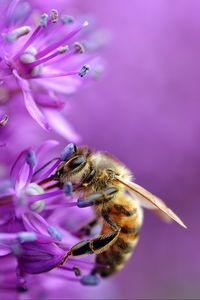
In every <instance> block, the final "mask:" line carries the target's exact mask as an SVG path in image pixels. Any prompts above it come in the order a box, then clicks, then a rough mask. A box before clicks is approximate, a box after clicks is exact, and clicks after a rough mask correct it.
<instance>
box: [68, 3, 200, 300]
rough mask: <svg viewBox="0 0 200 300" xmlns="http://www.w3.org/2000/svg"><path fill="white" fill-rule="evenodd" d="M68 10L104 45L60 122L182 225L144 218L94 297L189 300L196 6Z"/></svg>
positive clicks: (198, 259)
mask: <svg viewBox="0 0 200 300" xmlns="http://www.w3.org/2000/svg"><path fill="white" fill-rule="evenodd" d="M76 3H78V5H77V7H78V8H79V9H80V10H81V11H82V12H85V13H86V14H88V13H91V14H92V15H95V16H96V17H97V19H98V21H99V24H100V25H101V26H102V27H104V28H108V29H109V30H110V32H111V34H112V39H111V43H110V44H109V45H108V46H107V47H106V48H105V50H104V53H103V55H104V57H105V60H106V61H107V70H106V72H105V75H104V77H103V78H102V79H101V80H100V82H97V84H95V85H94V86H93V87H90V89H85V90H82V91H81V92H80V91H79V93H78V94H77V95H76V101H75V102H74V105H73V109H72V113H71V115H70V116H69V118H70V120H71V121H72V122H73V124H74V127H75V128H76V129H77V131H78V132H79V133H80V134H81V135H82V137H83V141H84V143H85V144H88V145H89V146H91V147H94V148H96V149H102V150H107V151H110V152H111V153H113V154H114V155H116V156H117V157H119V158H120V159H121V160H122V161H123V162H124V163H126V165H127V166H129V167H130V169H131V170H133V172H134V174H135V177H136V181H137V183H139V184H141V185H143V186H145V187H146V188H148V189H149V190H150V191H152V192H154V193H156V194H157V195H159V196H160V197H162V198H163V199H165V201H166V202H167V203H168V205H169V206H170V207H171V208H172V209H174V210H175V211H176V212H177V213H178V214H179V215H180V216H181V217H182V218H183V220H184V221H185V223H186V224H187V225H188V229H187V230H184V229H182V228H181V227H179V226H178V225H176V224H172V225H167V224H165V223H162V221H160V220H159V219H157V218H156V217H155V216H154V215H152V214H151V212H149V211H146V212H145V221H144V226H143V228H142V232H141V239H140V242H139V245H138V247H137V249H136V251H135V253H134V255H133V257H132V259H131V261H130V262H129V263H127V265H126V267H125V268H124V269H123V270H122V271H121V272H120V273H119V274H117V275H116V276H114V277H113V278H112V279H109V280H110V283H111V285H110V284H109V287H107V288H109V290H106V287H105V290H104V292H103V294H101V295H100V294H99V293H98V291H97V290H96V297H97V298H99V297H100V296H101V297H104V298H109V297H110V298H115V299H116V298H126V299H141V298H152V299H155V298H160V299H163V298H177V299H178V298H179V299H180V298H195V297H196V298H199V297H200V286H199V279H200V254H199V248H198V247H199V244H200V236H199V211H198V209H200V202H199V197H200V196H199V195H200V185H199V175H200V171H199V167H200V160H199V146H200V141H199V135H200V118H199V109H200V101H199V100H200V99H199V98H200V84H199V82H200V76H199V70H200V54H199V53H200V18H199V11H200V2H199V1H198V0H197V1H192V0H190V1H184V0H180V1H178V0H166V1H159V0H157V1H156V0H154V1H151V0H147V1H135V0H123V1H120V0H109V1H107V0H101V1H93V0H85V1H82V0H79V1H77V2H76ZM106 284H107V283H106ZM110 289H112V290H110Z"/></svg>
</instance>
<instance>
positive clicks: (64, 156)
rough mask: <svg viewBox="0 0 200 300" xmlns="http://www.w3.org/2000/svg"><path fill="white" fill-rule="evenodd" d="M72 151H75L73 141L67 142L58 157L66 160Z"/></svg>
mask: <svg viewBox="0 0 200 300" xmlns="http://www.w3.org/2000/svg"><path fill="white" fill-rule="evenodd" d="M74 152H76V146H75V145H74V144H73V143H70V144H68V145H67V146H66V147H65V148H64V149H63V151H62V152H61V154H60V159H61V160H63V161H65V160H67V159H68V158H69V157H70V156H71V155H72V154H73V153H74Z"/></svg>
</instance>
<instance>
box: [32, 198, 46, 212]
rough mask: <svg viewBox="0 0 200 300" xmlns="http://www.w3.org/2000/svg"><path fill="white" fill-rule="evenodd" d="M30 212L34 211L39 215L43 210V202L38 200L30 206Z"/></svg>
mask: <svg viewBox="0 0 200 300" xmlns="http://www.w3.org/2000/svg"><path fill="white" fill-rule="evenodd" d="M30 208H31V210H33V211H36V212H37V213H41V212H42V211H43V210H44V208H45V201H44V200H38V201H35V202H34V203H32V204H31V207H30Z"/></svg>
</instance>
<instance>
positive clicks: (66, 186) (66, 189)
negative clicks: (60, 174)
mask: <svg viewBox="0 0 200 300" xmlns="http://www.w3.org/2000/svg"><path fill="white" fill-rule="evenodd" d="M63 190H64V193H65V196H70V195H71V194H72V192H73V187H72V183H71V182H65V183H64V185H63Z"/></svg>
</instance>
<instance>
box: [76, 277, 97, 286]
mask: <svg viewBox="0 0 200 300" xmlns="http://www.w3.org/2000/svg"><path fill="white" fill-rule="evenodd" d="M80 282H81V283H82V284H83V285H98V284H99V283H100V278H99V277H98V276H97V275H85V276H83V277H82V278H81V279H80Z"/></svg>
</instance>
